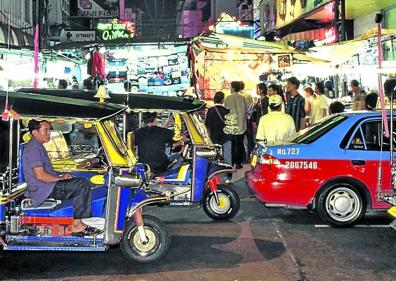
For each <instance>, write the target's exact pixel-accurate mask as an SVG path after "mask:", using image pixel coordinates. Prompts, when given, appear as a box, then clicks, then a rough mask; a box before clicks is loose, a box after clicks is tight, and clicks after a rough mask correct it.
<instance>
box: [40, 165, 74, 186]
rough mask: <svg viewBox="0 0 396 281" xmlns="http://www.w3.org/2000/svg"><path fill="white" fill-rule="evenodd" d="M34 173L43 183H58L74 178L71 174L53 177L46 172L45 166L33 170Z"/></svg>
mask: <svg viewBox="0 0 396 281" xmlns="http://www.w3.org/2000/svg"><path fill="white" fill-rule="evenodd" d="M33 171H34V175H35V176H36V178H37V179H38V180H39V181H42V182H56V181H60V180H67V179H71V178H72V176H71V174H69V173H66V174H62V175H59V176H54V175H51V174H49V173H47V172H46V171H45V170H44V168H43V166H38V167H35V168H33Z"/></svg>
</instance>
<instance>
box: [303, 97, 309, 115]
mask: <svg viewBox="0 0 396 281" xmlns="http://www.w3.org/2000/svg"><path fill="white" fill-rule="evenodd" d="M304 110H305V113H306V114H309V113H310V112H311V103H310V102H309V100H308V99H306V100H305V105H304Z"/></svg>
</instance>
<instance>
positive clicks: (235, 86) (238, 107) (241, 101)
mask: <svg viewBox="0 0 396 281" xmlns="http://www.w3.org/2000/svg"><path fill="white" fill-rule="evenodd" d="M240 91H241V82H239V81H232V82H231V95H229V96H227V97H226V98H225V102H224V105H225V107H227V108H229V109H230V112H231V113H234V114H236V116H237V121H238V132H237V133H236V134H235V135H232V142H231V151H232V152H231V154H232V163H233V164H235V167H236V168H237V169H241V168H242V162H243V156H244V155H245V153H244V146H243V137H244V135H245V132H246V129H247V113H248V109H249V106H248V101H247V99H246V98H245V97H244V96H243V95H242V94H241V93H240Z"/></svg>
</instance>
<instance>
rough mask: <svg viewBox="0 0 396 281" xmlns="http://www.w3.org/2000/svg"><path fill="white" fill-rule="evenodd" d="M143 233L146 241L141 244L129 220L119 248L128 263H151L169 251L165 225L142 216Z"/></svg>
mask: <svg viewBox="0 0 396 281" xmlns="http://www.w3.org/2000/svg"><path fill="white" fill-rule="evenodd" d="M143 221H144V232H145V234H146V237H147V241H145V243H143V242H142V241H141V239H140V236H139V231H138V228H137V226H136V224H135V223H134V221H133V219H131V220H129V221H128V223H127V225H126V227H125V230H124V234H123V235H122V238H121V242H120V247H121V251H122V254H123V255H124V257H125V258H126V259H127V260H128V261H137V262H153V261H156V260H158V259H159V258H161V257H162V256H163V255H165V254H166V252H167V251H168V249H169V245H170V236H169V233H168V230H167V229H166V227H165V225H164V224H163V223H162V222H161V221H160V220H159V219H157V218H156V217H153V216H148V215H144V216H143Z"/></svg>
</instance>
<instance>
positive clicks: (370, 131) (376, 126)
mask: <svg viewBox="0 0 396 281" xmlns="http://www.w3.org/2000/svg"><path fill="white" fill-rule="evenodd" d="M382 132H383V128H382V124H381V121H367V122H365V123H363V124H361V126H360V127H359V128H358V129H357V131H356V132H355V134H354V136H353V137H352V140H351V143H350V145H349V149H354V150H371V151H380V150H381V134H382ZM389 147H390V144H389V139H388V140H387V139H386V138H385V137H383V141H382V149H383V150H385V151H386V150H388V151H389Z"/></svg>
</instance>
